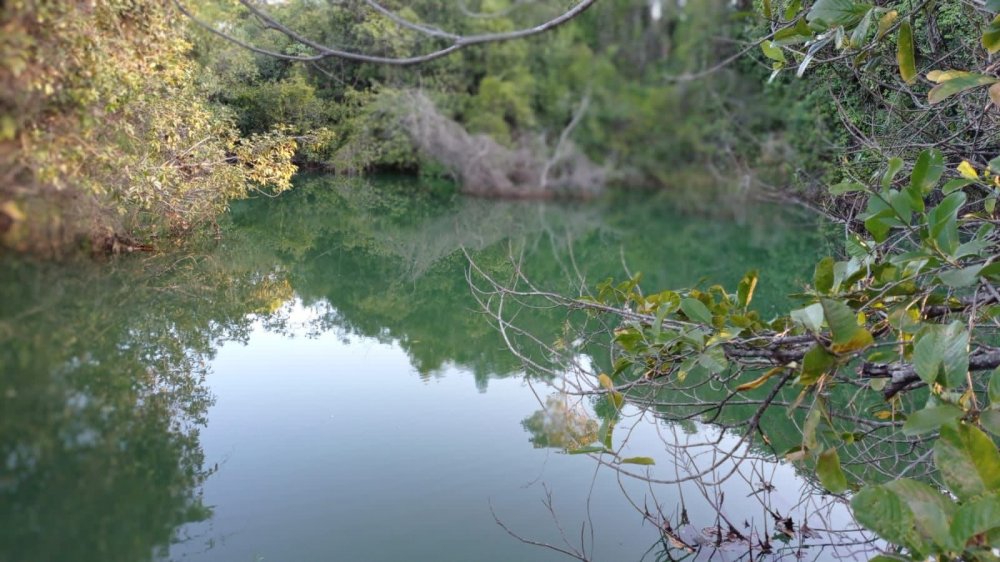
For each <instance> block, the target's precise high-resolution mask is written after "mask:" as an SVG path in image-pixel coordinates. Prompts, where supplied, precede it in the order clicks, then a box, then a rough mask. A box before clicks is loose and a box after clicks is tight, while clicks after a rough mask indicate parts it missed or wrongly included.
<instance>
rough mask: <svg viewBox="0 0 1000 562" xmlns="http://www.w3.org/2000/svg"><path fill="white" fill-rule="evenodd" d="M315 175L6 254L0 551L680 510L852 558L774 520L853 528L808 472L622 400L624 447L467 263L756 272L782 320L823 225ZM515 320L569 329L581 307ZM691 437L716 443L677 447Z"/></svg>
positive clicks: (307, 538) (626, 550)
mask: <svg viewBox="0 0 1000 562" xmlns="http://www.w3.org/2000/svg"><path fill="white" fill-rule="evenodd" d="M298 183H299V185H298V187H297V189H295V190H293V192H291V193H288V194H286V195H283V196H281V197H280V198H277V199H269V198H266V197H260V198H258V199H255V200H251V201H245V202H239V203H237V204H234V206H233V209H232V211H231V213H230V214H229V215H228V216H227V217H224V218H223V219H222V220H221V221H220V223H221V224H220V236H219V238H218V239H214V237H213V236H211V235H210V234H209V235H206V237H205V238H204V239H201V240H195V241H188V242H186V243H184V244H179V245H177V247H176V248H175V247H161V248H160V251H159V252H157V253H156V254H152V255H136V256H128V257H121V258H118V259H114V260H111V261H109V262H100V263H95V262H90V261H82V262H77V263H69V264H52V263H35V262H32V261H30V260H25V259H18V260H15V259H7V260H6V261H5V262H3V264H2V265H3V267H2V270H0V365H2V366H3V368H2V371H0V471H2V472H0V529H2V530H0V561H2V562H15V561H17V562H20V561H26V562H27V561H33V562H45V561H57V560H60V561H61V560H73V561H77V562H89V561H101V562H113V561H122V562H130V561H136V562H138V561H145V560H190V561H219V562H230V561H232V562H237V561H239V562H250V561H254V562H256V561H313V560H348V561H355V560H357V561H383V560H384V561H389V560H393V561H395V560H421V561H422V560H428V561H431V560H433V561H445V560H455V561H459V560H484V561H485V560H496V561H509V560H564V559H570V558H568V557H567V555H566V552H570V553H575V554H577V555H579V556H580V557H581V558H586V559H591V560H611V561H622V560H641V559H645V560H666V559H669V558H667V557H666V554H665V551H666V550H667V549H668V546H667V545H668V544H669V542H664V540H663V538H662V537H663V535H662V534H661V533H660V531H659V530H658V529H657V528H656V526H657V525H658V524H661V523H662V521H663V520H664V519H667V520H670V521H672V522H673V524H674V526H675V527H676V526H677V525H679V524H680V522H681V521H680V520H681V512H682V511H683V514H684V517H685V518H686V520H690V522H691V524H690V525H687V527H690V528H696V529H703V528H709V527H713V526H714V527H715V528H716V529H721V530H722V531H727V527H728V525H729V524H730V523H732V524H733V525H734V526H735V527H736V529H735V530H736V531H738V533H737V534H743V535H747V536H751V537H754V536H757V537H764V538H766V539H767V540H768V542H769V543H773V552H772V556H773V557H775V558H781V557H788V558H794V557H795V556H797V555H802V557H804V558H806V559H814V560H825V559H832V558H834V557H846V558H850V557H851V555H852V554H851V553H852V552H853V550H852V548H853V547H829V546H828V547H826V548H821V546H820V545H821V544H826V543H830V542H836V541H835V540H834V539H832V538H830V536H829V535H823V534H822V533H816V534H815V537H813V536H810V534H809V533H806V532H800V531H798V530H797V531H796V532H794V533H788V534H786V536H782V534H781V532H780V529H779V526H780V525H779V521H778V520H777V519H776V518H775V515H776V514H777V513H780V514H781V516H782V517H784V516H787V517H791V518H794V520H795V525H796V528H797V529H799V528H800V527H801V524H802V523H803V522H805V523H807V524H808V527H810V528H812V529H818V530H822V529H826V530H834V529H841V528H846V527H849V526H850V518H849V515H848V514H847V512H846V510H845V509H844V507H843V505H842V504H839V503H836V502H833V503H831V502H827V501H823V500H822V495H821V494H820V493H819V491H818V489H817V487H816V485H815V484H814V483H813V482H812V481H811V480H810V479H808V478H805V477H803V474H806V472H807V471H801V470H800V469H799V468H798V467H796V466H795V465H793V464H790V463H787V462H784V461H780V462H779V461H776V460H774V458H773V457H767V456H766V455H764V454H762V453H761V452H760V451H757V450H748V449H746V448H745V447H741V446H740V445H739V443H738V441H737V438H736V436H735V435H733V434H731V433H729V432H722V431H719V430H717V429H715V428H713V427H711V426H706V425H701V424H698V423H695V422H691V423H687V424H675V423H667V422H665V421H663V420H661V419H659V418H658V417H657V416H656V415H654V413H653V412H650V411H645V410H642V409H640V408H639V407H638V406H636V405H633V404H629V403H626V404H625V405H624V406H623V408H622V411H621V412H619V413H618V414H616V416H618V417H617V418H616V419H618V421H617V422H616V423H617V429H616V433H615V435H614V436H608V435H607V433H609V432H607V431H605V430H606V428H605V429H600V428H598V424H599V422H600V419H599V418H600V410H601V409H602V408H606V407H607V404H603V405H602V404H598V403H595V402H594V401H593V400H592V399H590V398H587V397H574V396H569V395H566V394H562V393H560V392H559V391H558V390H557V388H558V387H559V384H557V382H556V381H553V380H551V379H547V378H546V377H543V376H540V375H539V374H538V373H532V372H530V370H526V369H525V368H524V365H523V363H522V361H521V360H520V359H519V358H518V357H516V356H515V355H514V354H512V353H511V352H510V350H509V349H508V348H507V346H506V345H505V341H504V340H503V338H502V337H501V336H500V334H499V332H498V330H497V329H496V328H495V327H494V325H493V324H492V323H491V322H490V321H489V318H488V317H487V316H486V315H485V314H483V311H482V309H481V307H480V306H479V304H478V303H477V301H476V300H475V299H474V298H473V294H472V292H471V291H470V287H469V281H468V278H467V273H468V271H469V257H471V258H472V259H473V260H474V261H475V263H476V264H477V265H478V266H479V267H482V268H483V270H484V271H489V272H491V274H495V275H496V276H497V277H498V278H502V277H503V276H504V275H510V274H511V273H512V271H513V266H512V259H513V260H514V262H515V263H518V264H520V268H521V271H523V272H524V273H525V274H526V275H527V276H529V277H530V278H531V280H532V282H534V283H536V284H537V285H539V286H541V287H545V288H547V289H550V290H555V291H562V292H567V291H569V292H572V291H575V290H577V289H578V284H579V283H580V279H581V278H582V279H585V281H586V283H587V284H591V285H592V284H594V283H597V282H599V281H601V280H603V279H605V278H607V277H614V278H617V279H621V278H625V277H627V275H626V273H625V272H626V271H628V272H629V273H635V272H640V271H641V272H642V273H643V284H644V285H645V286H648V287H654V288H655V287H664V288H665V287H674V288H676V287H685V286H692V285H694V284H697V283H699V282H703V280H705V279H707V280H710V281H711V283H715V282H719V283H722V284H724V285H726V286H728V287H730V288H733V287H735V285H736V283H737V282H738V281H739V279H740V278H741V277H742V275H743V274H744V272H746V271H747V270H749V269H753V268H755V269H758V270H759V271H760V272H761V282H760V285H759V288H758V290H757V295H756V297H755V308H756V309H757V310H759V311H761V313H762V314H764V315H769V314H773V313H775V312H776V311H777V310H778V309H779V307H781V306H783V305H784V304H785V300H784V299H785V298H786V297H785V296H784V295H786V294H787V293H789V292H794V291H796V290H797V289H800V288H801V287H802V286H803V285H804V283H805V282H806V280H807V279H808V278H809V276H810V275H811V264H812V263H814V262H815V260H816V259H817V258H818V257H819V256H820V255H822V254H823V248H824V247H825V243H824V241H823V240H824V237H823V236H822V232H821V231H822V228H823V227H821V226H820V225H818V224H817V223H816V222H815V221H813V220H810V219H809V218H808V217H804V216H803V215H802V214H799V213H794V212H790V211H788V210H785V209H781V208H778V207H774V206H767V207H763V206H754V205H749V204H746V205H744V204H739V205H733V208H732V209H730V210H729V211H727V212H726V213H723V214H721V215H712V216H703V215H702V216H699V215H685V214H683V213H680V212H678V210H677V209H676V207H675V206H673V205H672V204H671V202H670V201H669V200H668V199H665V198H663V197H661V196H654V195H650V194H633V195H629V196H618V197H613V198H609V199H607V200H602V201H598V202H592V203H587V204H557V203H527V202H525V203H509V202H496V201H483V200H474V199H464V198H460V197H455V196H451V195H447V194H442V193H440V192H438V191H436V189H435V187H434V186H433V185H422V184H416V183H415V182H414V181H413V180H407V179H393V178H382V179H378V180H346V179H336V178H334V179H331V178H324V177H304V178H301V179H300V180H299V182H298ZM713 216H714V217H715V218H712V217H713ZM720 217H721V218H720ZM167 245H169V243H166V242H165V243H164V246H167ZM467 256H469V257H467ZM517 321H518V322H519V323H520V324H521V325H522V326H524V327H526V328H528V329H530V330H531V332H532V333H534V334H536V335H538V336H539V337H540V338H544V339H546V341H547V342H554V341H556V340H557V339H558V338H559V336H560V334H561V330H562V327H563V325H564V323H565V321H566V314H565V312H562V311H559V310H552V309H548V310H526V311H524V312H523V314H522V315H521V316H519V317H518V320H517ZM583 355H585V354H583ZM593 360H594V361H599V360H600V359H599V358H596V357H595V358H594V359H593ZM774 423H775V425H774V426H773V428H772V429H773V432H774V435H776V436H778V435H780V434H782V433H792V434H794V428H792V430H788V429H787V428H785V427H783V426H782V425H781V424H782V423H784V424H788V423H790V422H788V421H787V420H785V421H779V422H774ZM598 432H599V433H601V434H602V439H603V438H604V437H607V438H609V439H613V440H614V443H615V447H616V448H617V449H620V454H621V456H622V457H626V456H629V455H634V456H639V457H649V458H650V459H651V460H652V461H655V464H654V465H634V466H630V467H629V468H628V472H629V473H632V474H638V475H640V476H648V477H651V478H655V479H663V474H667V475H669V476H670V477H671V478H674V477H677V476H681V475H683V474H685V473H695V472H698V469H699V467H704V466H705V465H704V464H699V463H702V462H703V461H704V459H705V458H713V457H712V455H715V458H717V456H718V455H719V454H720V453H719V451H725V450H733V451H736V452H737V454H736V455H735V456H734V458H733V459H730V460H729V461H728V462H721V463H715V464H718V465H719V466H717V467H716V469H715V470H713V471H712V474H711V475H709V476H711V478H700V479H699V478H695V479H691V480H690V481H688V482H685V483H683V484H680V485H653V484H650V483H647V482H645V481H643V480H642V479H636V478H632V477H629V476H622V475H621V474H619V473H618V472H617V471H616V470H615V468H616V467H615V466H609V465H608V464H601V463H600V462H596V461H597V459H595V458H594V457H592V456H588V455H585V454H567V453H566V451H567V449H571V448H573V447H575V446H578V445H586V441H587V440H588V439H590V440H592V439H593V438H594V435H595V434H596V433H598ZM695 438H697V439H701V440H704V439H709V440H711V439H716V440H717V441H718V446H717V447H715V449H714V452H712V451H705V452H704V454H705V455H708V457H703V456H700V455H702V453H698V454H697V455H690V454H687V453H685V454H686V455H687V456H685V457H683V458H681V457H680V456H678V451H679V450H681V448H678V447H677V446H676V445H677V444H679V443H683V442H685V441H690V440H692V439H695ZM775 439H777V437H775ZM665 443H667V444H668V446H664V444H665ZM741 457H747V458H746V459H744V460H738V458H741ZM705 462H706V463H707V464H708V465H711V464H713V463H712V462H710V461H705ZM722 473H732V474H733V475H734V476H732V477H731V478H729V479H728V480H726V482H725V483H724V484H723V485H721V486H717V487H707V486H706V485H705V483H704V482H705V481H706V479H707V480H711V479H712V478H716V479H718V477H719V476H720V475H721V474H722ZM765 482H766V483H767V489H766V490H765V489H764V488H765V486H764V484H765ZM771 485H773V487H774V488H773V489H771V488H770V486H771ZM762 495H763V496H767V498H768V499H767V501H766V502H763V501H761V500H760V498H761V497H762ZM768 510H772V511H768ZM720 513H721V514H723V515H724V517H725V518H724V520H725V521H726V523H725V524H722V523H720V521H721V520H720V516H719V514H720ZM730 534H731V531H730ZM513 535H517V536H518V537H520V539H521V540H519V539H518V538H515V537H514V536H513ZM754 540H756V539H751V540H750V542H749V544H753V543H754ZM529 542H535V543H545V545H548V546H544V545H539V544H529ZM758 542H760V541H758ZM720 544H721V547H720V546H719V545H720ZM726 544H729V548H726ZM746 544H747V543H746V542H741V541H740V540H739V539H736V538H733V537H732V536H730V537H728V538H727V539H726V540H721V539H720V540H719V542H718V544H716V545H715V547H716V548H712V549H707V550H706V551H705V552H708V550H712V551H713V552H714V551H716V550H719V551H720V552H718V553H717V554H716V558H715V559H726V558H727V557H730V556H731V557H732V558H733V559H735V558H737V557H738V556H740V555H745V554H746V551H747V548H746V546H745V545H746ZM753 548H756V547H753ZM560 551H565V552H560ZM673 552H674V555H675V556H677V555H678V552H679V551H677V550H676V549H675V550H674V551H673ZM680 554H683V552H680ZM701 556H702V557H705V556H706V555H705V554H704V553H702V555H701Z"/></svg>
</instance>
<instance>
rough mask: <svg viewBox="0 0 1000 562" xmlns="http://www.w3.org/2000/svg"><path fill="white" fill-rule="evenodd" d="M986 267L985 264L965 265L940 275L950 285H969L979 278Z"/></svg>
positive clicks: (956, 286) (957, 286) (958, 286)
mask: <svg viewBox="0 0 1000 562" xmlns="http://www.w3.org/2000/svg"><path fill="white" fill-rule="evenodd" d="M983 267H985V265H984V264H979V265H972V266H969V267H963V268H962V269H951V270H948V271H944V272H942V273H940V274H939V275H938V278H939V279H941V282H942V283H944V284H945V285H947V286H949V287H955V288H956V289H957V288H960V287H968V286H969V285H972V284H974V283H975V282H976V281H978V280H979V272H980V271H982V270H983Z"/></svg>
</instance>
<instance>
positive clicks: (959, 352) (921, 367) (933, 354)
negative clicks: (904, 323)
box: [913, 321, 969, 388]
mask: <svg viewBox="0 0 1000 562" xmlns="http://www.w3.org/2000/svg"><path fill="white" fill-rule="evenodd" d="M913 368H914V370H916V371H917V375H919V376H920V378H921V380H923V381H924V382H925V383H927V384H933V383H935V382H940V383H941V384H944V385H945V386H946V387H948V388H957V387H959V386H961V385H962V384H963V383H964V381H965V377H966V375H967V373H968V371H969V332H968V331H967V330H966V329H965V326H964V325H963V324H962V323H961V322H959V321H955V322H952V323H951V324H948V325H947V326H941V325H933V326H925V327H924V328H923V329H922V330H921V331H920V332H919V333H917V336H916V343H914V345H913Z"/></svg>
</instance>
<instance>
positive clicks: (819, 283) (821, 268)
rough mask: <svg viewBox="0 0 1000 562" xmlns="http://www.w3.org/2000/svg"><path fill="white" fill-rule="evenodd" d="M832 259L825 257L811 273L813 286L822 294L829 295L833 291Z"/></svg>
mask: <svg viewBox="0 0 1000 562" xmlns="http://www.w3.org/2000/svg"><path fill="white" fill-rule="evenodd" d="M834 263H836V262H835V261H834V259H833V258H831V257H830V256H826V257H825V258H823V259H821V260H819V263H817V264H816V269H815V270H814V271H813V286H814V287H816V290H817V291H819V292H820V293H823V294H829V293H830V291H831V290H832V289H833V264H834Z"/></svg>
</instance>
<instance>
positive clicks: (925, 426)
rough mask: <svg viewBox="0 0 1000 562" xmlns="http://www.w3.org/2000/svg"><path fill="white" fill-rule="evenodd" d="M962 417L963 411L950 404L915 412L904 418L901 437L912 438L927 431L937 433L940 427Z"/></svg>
mask: <svg viewBox="0 0 1000 562" xmlns="http://www.w3.org/2000/svg"><path fill="white" fill-rule="evenodd" d="M963 415H965V411H964V410H962V409H961V408H959V407H958V406H953V405H951V404H943V405H941V406H931V407H929V408H924V409H923V410H917V411H916V412H913V413H911V414H910V415H908V416H907V417H906V423H904V424H903V435H906V436H908V437H912V436H914V435H920V434H922V433H927V432H928V431H937V429H938V428H939V427H941V426H942V425H944V424H946V423H948V422H950V421H954V420H957V419H958V418H960V417H962V416H963Z"/></svg>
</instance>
